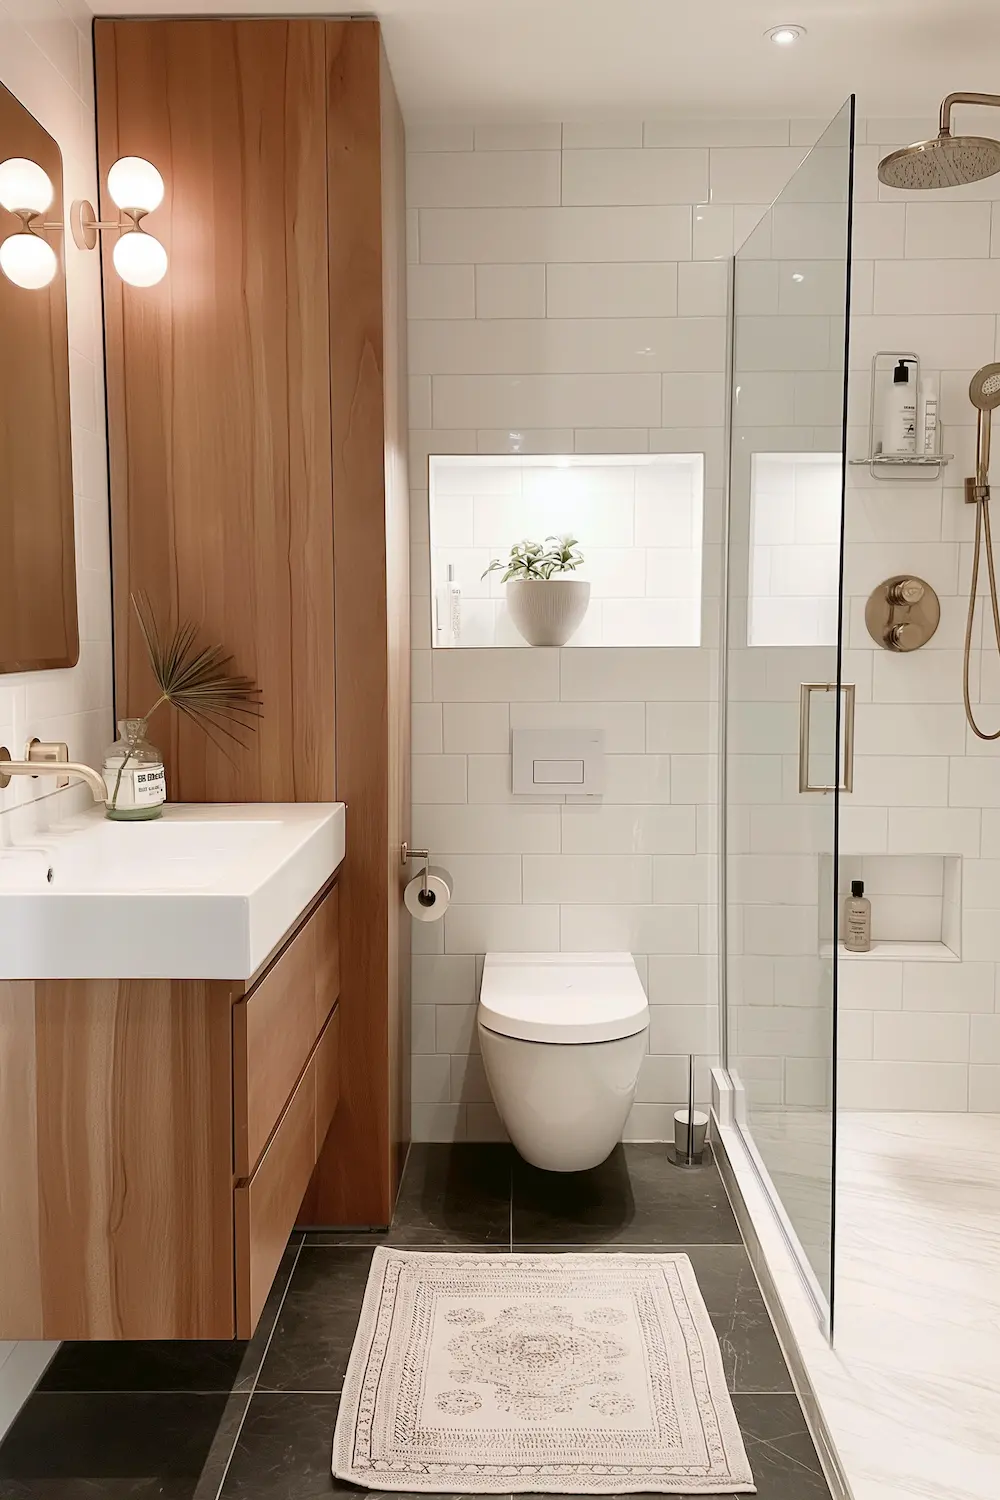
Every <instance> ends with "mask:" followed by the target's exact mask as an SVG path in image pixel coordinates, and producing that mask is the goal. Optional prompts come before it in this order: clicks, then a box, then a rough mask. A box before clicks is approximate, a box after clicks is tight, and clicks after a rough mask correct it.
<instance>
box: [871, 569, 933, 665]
mask: <svg viewBox="0 0 1000 1500" xmlns="http://www.w3.org/2000/svg"><path fill="white" fill-rule="evenodd" d="M940 620H941V603H940V600H939V599H938V596H937V594H936V593H935V592H934V590H933V589H932V588H931V586H930V584H929V583H925V582H924V580H923V579H922V578H914V577H913V575H912V574H911V573H900V574H897V575H896V577H894V578H887V579H886V580H885V582H884V583H880V584H879V586H878V588H876V589H873V590H872V592H871V594H870V596H869V599H868V603H867V604H866V606H865V624H866V625H867V626H868V634H869V635H870V636H871V638H872V640H874V641H878V643H879V645H880V646H882V647H883V648H884V649H885V650H886V651H918V650H919V649H920V647H921V646H926V644H927V642H928V641H929V640H930V638H931V636H932V635H933V634H934V632H935V630H937V628H938V625H939V623H940Z"/></svg>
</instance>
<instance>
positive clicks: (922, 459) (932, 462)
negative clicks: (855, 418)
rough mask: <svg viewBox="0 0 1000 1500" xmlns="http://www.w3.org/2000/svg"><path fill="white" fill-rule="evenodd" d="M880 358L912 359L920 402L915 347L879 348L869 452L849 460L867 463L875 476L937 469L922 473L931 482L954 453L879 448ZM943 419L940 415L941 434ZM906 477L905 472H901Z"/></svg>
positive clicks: (874, 367) (874, 360) (870, 403)
mask: <svg viewBox="0 0 1000 1500" xmlns="http://www.w3.org/2000/svg"><path fill="white" fill-rule="evenodd" d="M880 359H891V360H900V359H906V360H910V361H912V363H913V364H914V365H915V366H916V370H917V381H916V385H917V401H918V408H919V400H920V356H919V355H918V354H917V353H916V351H915V350H912V349H879V350H877V351H876V352H875V353H874V354H873V355H872V382H871V395H870V397H869V401H868V453H867V455H866V456H865V457H864V458H851V459H848V463H850V464H851V465H852V466H853V465H859V466H860V465H864V466H865V467H866V468H867V469H868V470H869V472H870V474H871V476H872V478H873V479H890V478H891V477H892V476H891V475H890V474H880V473H878V470H879V469H933V470H934V471H935V472H934V473H933V474H927V475H923V474H922V475H921V476H920V477H921V478H927V479H930V480H931V481H933V480H935V479H936V478H937V477H938V474H939V473H940V472H941V470H942V469H943V468H944V466H945V465H946V464H947V463H949V462H950V460H951V459H953V458H954V457H955V455H954V453H882V452H881V451H879V452H876V451H875V393H876V388H877V385H878V362H879V360H880ZM940 431H941V421H940V417H939V418H938V433H939V434H940ZM896 477H897V478H902V477H903V476H902V475H897V476H896Z"/></svg>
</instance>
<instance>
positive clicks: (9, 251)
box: [0, 156, 167, 291]
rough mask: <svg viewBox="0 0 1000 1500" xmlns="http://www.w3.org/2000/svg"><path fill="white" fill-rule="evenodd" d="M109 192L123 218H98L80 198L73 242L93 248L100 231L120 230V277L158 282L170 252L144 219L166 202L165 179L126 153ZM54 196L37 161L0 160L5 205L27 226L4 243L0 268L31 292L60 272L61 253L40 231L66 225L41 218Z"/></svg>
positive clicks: (115, 255)
mask: <svg viewBox="0 0 1000 1500" xmlns="http://www.w3.org/2000/svg"><path fill="white" fill-rule="evenodd" d="M108 192H109V193H110V194H111V197H112V199H113V200H114V202H115V204H116V205H117V207H118V208H119V209H120V210H121V214H120V216H119V218H117V219H111V220H101V219H98V217H97V215H96V214H95V212H94V208H93V205H92V204H91V203H88V202H87V200H86V199H85V198H79V199H77V200H76V202H75V203H74V204H73V206H72V207H71V209H70V215H69V222H70V229H71V231H72V234H73V240H74V243H75V244H76V245H78V246H79V248H80V249H81V250H93V249H95V247H96V245H97V236H98V232H99V231H101V230H116V231H117V232H118V236H119V237H118V240H117V242H116V244H115V248H114V251H113V252H112V259H113V261H114V266H115V270H116V271H117V272H118V275H119V276H120V277H121V279H122V280H123V281H127V282H128V284H129V285H130V286H138V287H146V286H155V285H156V283H157V282H158V281H162V280H163V277H164V276H165V275H166V271H167V252H166V250H164V248H163V246H162V245H161V244H160V242H159V240H158V239H157V238H156V237H155V235H152V234H148V233H147V232H146V230H144V229H143V227H142V220H143V219H144V218H145V216H146V214H149V213H152V212H153V209H154V208H157V207H159V205H160V203H162V201H163V178H162V177H161V176H160V174H159V172H158V171H157V170H156V168H155V167H154V166H153V165H152V163H151V162H148V161H144V160H143V158H142V157H141V156H123V157H121V158H120V160H118V161H116V162H115V164H114V166H113V167H112V168H111V170H110V171H109V172H108ZM52 197H53V187H52V183H51V181H50V179H49V177H48V174H47V173H45V172H43V171H42V168H41V167H40V166H38V165H37V163H36V162H33V161H28V160H27V159H26V158H24V157H19V156H13V157H10V158H9V159H8V160H7V161H5V162H0V204H2V205H3V207H4V208H5V209H7V211H8V213H12V214H14V215H16V217H17V218H19V219H20V220H21V225H22V227H21V228H20V229H19V230H15V232H14V233H13V234H11V235H8V237H7V238H6V239H5V240H4V241H3V243H2V244H0V270H2V271H3V273H4V275H5V276H7V278H8V279H9V280H10V281H13V282H14V284H15V285H16V286H20V287H24V288H25V289H26V290H28V291H38V290H39V289H40V288H42V287H45V286H48V284H49V282H50V281H51V280H52V278H53V276H54V275H55V274H56V268H57V266H58V260H57V258H56V253H55V251H54V250H53V248H52V246H51V245H50V244H49V243H48V241H47V240H46V239H43V237H42V234H41V232H40V231H41V230H44V229H47V230H61V229H62V227H63V226H62V224H59V223H49V222H47V221H45V220H42V218H41V216H42V214H44V212H45V210H46V209H47V208H48V207H49V205H50V204H51V202H52Z"/></svg>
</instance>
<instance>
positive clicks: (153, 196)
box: [108, 156, 163, 279]
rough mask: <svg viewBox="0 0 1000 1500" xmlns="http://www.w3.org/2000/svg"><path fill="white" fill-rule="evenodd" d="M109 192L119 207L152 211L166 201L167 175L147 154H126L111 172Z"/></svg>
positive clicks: (141, 211) (147, 212) (109, 173)
mask: <svg viewBox="0 0 1000 1500" xmlns="http://www.w3.org/2000/svg"><path fill="white" fill-rule="evenodd" d="M108 192H109V193H110V194H111V197H112V198H113V200H114V202H115V203H117V205H118V207H119V208H125V209H135V210H137V211H138V212H139V213H144V214H151V213H152V212H153V209H154V208H159V206H160V204H161V203H162V202H163V178H162V177H161V176H160V174H159V172H158V171H157V170H156V168H155V167H154V166H153V164H152V162H148V161H146V160H145V159H144V158H143V157H141V156H122V157H120V158H119V159H118V161H116V162H115V164H114V166H113V167H112V168H111V169H110V171H109V172H108ZM119 243H121V242H120V241H119ZM157 279H159V278H157Z"/></svg>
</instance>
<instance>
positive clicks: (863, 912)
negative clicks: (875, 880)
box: [842, 880, 872, 953]
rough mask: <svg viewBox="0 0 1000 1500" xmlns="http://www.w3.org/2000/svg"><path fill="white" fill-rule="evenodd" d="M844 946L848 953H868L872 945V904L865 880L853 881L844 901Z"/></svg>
mask: <svg viewBox="0 0 1000 1500" xmlns="http://www.w3.org/2000/svg"><path fill="white" fill-rule="evenodd" d="M842 936H843V940H844V947H845V948H846V949H847V951H848V953H867V952H868V951H869V950H870V948H871V945H872V904H871V902H870V901H869V900H868V897H867V896H866V895H865V883H864V881H863V880H852V881H851V894H850V895H849V896H848V898H847V900H846V901H845V902H844V930H843V934H842Z"/></svg>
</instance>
